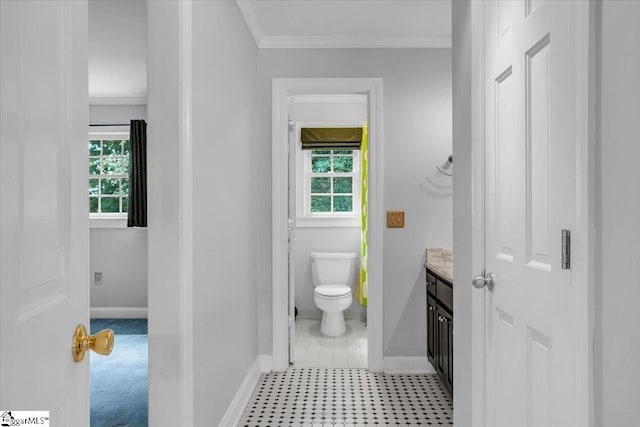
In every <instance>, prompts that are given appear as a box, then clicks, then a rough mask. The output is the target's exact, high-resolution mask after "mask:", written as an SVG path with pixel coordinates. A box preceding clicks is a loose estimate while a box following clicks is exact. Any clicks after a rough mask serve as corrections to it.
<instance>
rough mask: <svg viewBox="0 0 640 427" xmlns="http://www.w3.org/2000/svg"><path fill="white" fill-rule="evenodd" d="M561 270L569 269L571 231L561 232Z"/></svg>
mask: <svg viewBox="0 0 640 427" xmlns="http://www.w3.org/2000/svg"><path fill="white" fill-rule="evenodd" d="M562 269H563V270H569V269H571V231H569V230H562Z"/></svg>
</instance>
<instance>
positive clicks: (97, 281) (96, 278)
mask: <svg viewBox="0 0 640 427" xmlns="http://www.w3.org/2000/svg"><path fill="white" fill-rule="evenodd" d="M93 283H95V284H96V285H102V273H101V272H99V271H98V272H95V273H93Z"/></svg>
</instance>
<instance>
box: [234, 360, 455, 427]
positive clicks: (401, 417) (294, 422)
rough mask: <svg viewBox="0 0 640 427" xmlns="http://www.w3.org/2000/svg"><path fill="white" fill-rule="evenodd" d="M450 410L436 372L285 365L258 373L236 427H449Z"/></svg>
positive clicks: (451, 422) (448, 401)
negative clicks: (372, 370)
mask: <svg viewBox="0 0 640 427" xmlns="http://www.w3.org/2000/svg"><path fill="white" fill-rule="evenodd" d="M452 413H453V403H452V401H451V398H450V396H449V395H448V394H447V392H446V391H445V388H444V386H443V385H442V383H441V382H440V379H439V378H438V375H436V374H421V375H418V374H416V375H400V374H395V375H391V374H382V373H372V372H369V371H367V370H366V369H334V368H331V369H327V368H291V369H288V370H287V371H285V372H271V373H268V374H262V376H261V377H260V381H259V382H258V385H257V386H256V388H255V390H254V392H253V395H252V397H251V399H250V400H249V403H248V404H247V406H246V408H245V410H244V413H243V415H242V418H241V419H240V423H239V424H238V426H241V427H263V426H271V425H274V426H275V425H278V426H296V427H298V426H304V427H307V426H309V427H315V426H340V427H360V426H369V425H390V426H416V425H423V426H452V425H453V420H452Z"/></svg>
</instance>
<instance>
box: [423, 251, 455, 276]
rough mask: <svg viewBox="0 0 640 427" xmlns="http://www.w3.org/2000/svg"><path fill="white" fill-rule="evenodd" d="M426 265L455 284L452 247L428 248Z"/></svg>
mask: <svg viewBox="0 0 640 427" xmlns="http://www.w3.org/2000/svg"><path fill="white" fill-rule="evenodd" d="M424 266H425V267H426V268H428V269H430V270H433V272H434V273H437V274H439V275H441V276H442V278H443V279H447V280H449V281H451V283H452V284H453V249H452V248H427V261H426V262H425V263H424Z"/></svg>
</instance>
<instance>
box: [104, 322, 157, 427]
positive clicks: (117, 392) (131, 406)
mask: <svg viewBox="0 0 640 427" xmlns="http://www.w3.org/2000/svg"><path fill="white" fill-rule="evenodd" d="M101 329H113V331H114V332H115V334H116V338H115V344H114V346H113V352H112V353H111V355H109V356H101V355H99V354H95V353H93V352H91V427H144V426H147V425H148V415H147V409H148V399H149V398H148V395H149V388H148V377H147V366H148V340H147V320H146V319H92V320H91V333H92V334H94V333H96V332H98V331H99V330H101Z"/></svg>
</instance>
